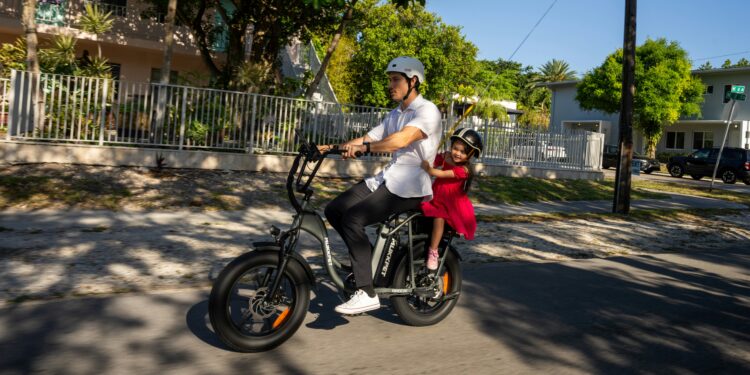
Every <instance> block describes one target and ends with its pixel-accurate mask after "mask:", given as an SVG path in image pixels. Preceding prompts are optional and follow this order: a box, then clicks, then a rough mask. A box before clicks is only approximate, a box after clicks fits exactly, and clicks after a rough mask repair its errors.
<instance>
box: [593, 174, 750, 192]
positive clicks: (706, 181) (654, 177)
mask: <svg viewBox="0 0 750 375" xmlns="http://www.w3.org/2000/svg"><path fill="white" fill-rule="evenodd" d="M602 172H604V177H605V178H615V169H614V168H611V169H602ZM639 179H643V180H649V181H658V182H670V183H679V184H684V185H688V186H697V187H704V188H708V187H709V186H710V185H711V178H710V177H703V178H702V179H701V180H699V181H696V180H693V179H692V178H690V176H687V175H686V176H684V177H682V178H675V177H672V176H670V175H669V174H668V173H662V172H654V173H651V174H645V173H641V174H640V175H639V176H633V180H634V181H637V180H639ZM714 189H721V190H728V191H733V192H737V193H745V194H750V186H748V185H745V184H744V183H742V182H737V183H736V184H725V183H723V182H721V179H720V178H718V177H717V178H716V180H715V181H714Z"/></svg>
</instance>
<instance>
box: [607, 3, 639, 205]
mask: <svg viewBox="0 0 750 375" xmlns="http://www.w3.org/2000/svg"><path fill="white" fill-rule="evenodd" d="M635 9H636V0H625V36H624V41H623V62H622V104H621V105H620V159H619V160H618V161H617V172H616V174H615V199H614V204H613V209H612V212H614V213H620V214H627V213H628V212H630V182H631V177H630V163H631V161H632V160H633V96H634V95H635V15H636V11H635Z"/></svg>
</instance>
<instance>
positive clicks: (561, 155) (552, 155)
mask: <svg viewBox="0 0 750 375" xmlns="http://www.w3.org/2000/svg"><path fill="white" fill-rule="evenodd" d="M511 152H512V153H511V155H512V157H513V158H514V159H519V160H535V159H536V160H539V161H567V160H568V154H567V153H566V152H565V146H556V145H552V144H549V143H547V142H546V141H539V144H538V145H537V144H536V143H535V141H534V140H528V141H526V142H525V144H520V145H516V146H513V148H512V149H511Z"/></svg>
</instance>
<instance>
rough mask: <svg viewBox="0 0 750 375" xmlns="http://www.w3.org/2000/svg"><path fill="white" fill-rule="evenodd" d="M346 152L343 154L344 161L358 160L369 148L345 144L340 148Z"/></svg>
mask: <svg viewBox="0 0 750 375" xmlns="http://www.w3.org/2000/svg"><path fill="white" fill-rule="evenodd" d="M340 148H341V149H342V150H344V152H342V153H341V155H342V156H343V157H344V159H356V158H358V157H360V156H362V155H364V153H365V152H366V151H367V147H365V145H355V144H350V143H344V144H343V145H341V146H340Z"/></svg>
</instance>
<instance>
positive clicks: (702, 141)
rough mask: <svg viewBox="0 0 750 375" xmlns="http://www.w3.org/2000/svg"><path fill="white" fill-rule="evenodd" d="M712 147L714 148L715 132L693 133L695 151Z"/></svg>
mask: <svg viewBox="0 0 750 375" xmlns="http://www.w3.org/2000/svg"><path fill="white" fill-rule="evenodd" d="M711 147H714V133H713V132H694V133H693V149H699V148H711Z"/></svg>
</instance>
